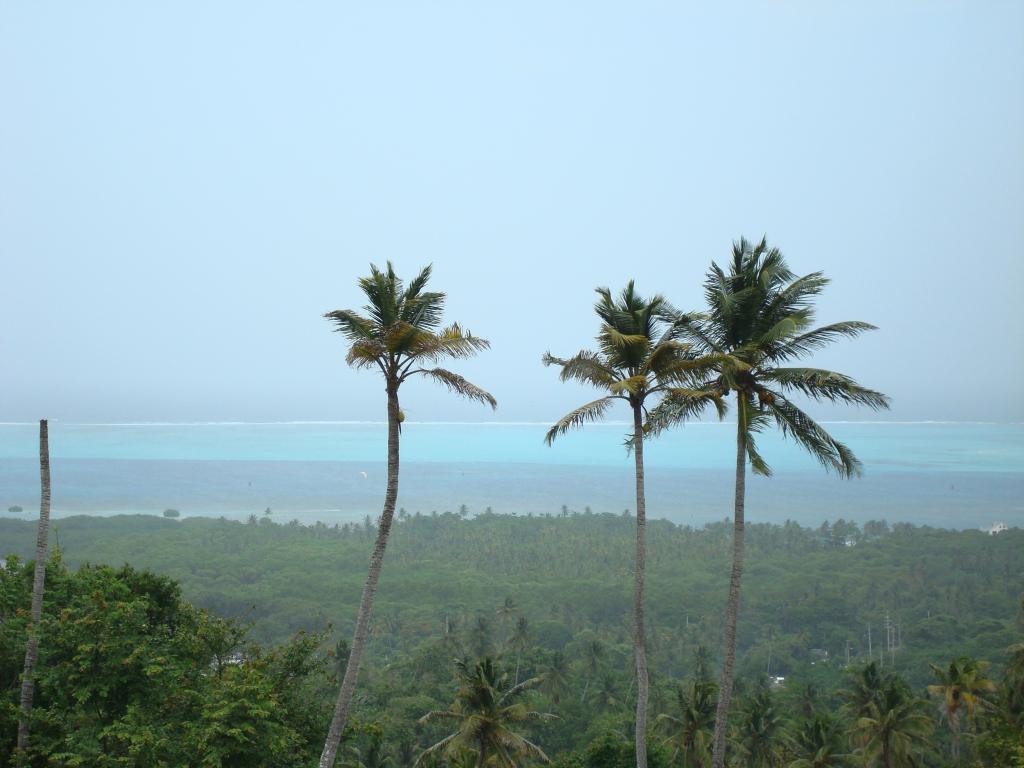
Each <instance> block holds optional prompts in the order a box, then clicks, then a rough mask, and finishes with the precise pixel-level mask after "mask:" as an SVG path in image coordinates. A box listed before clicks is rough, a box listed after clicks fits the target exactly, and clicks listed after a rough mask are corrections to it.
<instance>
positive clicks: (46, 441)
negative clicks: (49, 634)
mask: <svg viewBox="0 0 1024 768" xmlns="http://www.w3.org/2000/svg"><path fill="white" fill-rule="evenodd" d="M39 480H40V486H41V488H40V500H39V527H38V530H37V534H36V562H35V573H34V576H33V578H32V622H31V623H30V624H29V626H28V631H27V634H28V642H27V643H26V644H25V668H24V671H23V672H22V675H21V717H20V719H19V720H18V742H17V749H18V750H19V751H20V750H24V749H27V748H28V738H29V731H30V728H31V722H30V719H31V717H32V703H33V699H34V698H35V671H36V659H37V658H38V656H39V623H40V621H41V620H42V616H43V587H44V586H45V584H46V551H47V538H48V537H49V534H50V433H49V425H48V423H47V421H46V419H42V420H41V421H40V422H39Z"/></svg>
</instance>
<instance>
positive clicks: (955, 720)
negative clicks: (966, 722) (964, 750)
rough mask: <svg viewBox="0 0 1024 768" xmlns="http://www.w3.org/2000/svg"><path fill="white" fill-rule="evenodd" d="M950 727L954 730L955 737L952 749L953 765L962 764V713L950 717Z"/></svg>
mask: <svg viewBox="0 0 1024 768" xmlns="http://www.w3.org/2000/svg"><path fill="white" fill-rule="evenodd" d="M949 729H950V730H951V731H952V732H953V739H952V745H951V749H950V751H951V752H952V757H953V765H960V714H959V713H956V714H954V715H953V716H952V717H950V718H949Z"/></svg>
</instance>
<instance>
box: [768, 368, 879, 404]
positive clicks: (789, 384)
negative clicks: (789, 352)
mask: <svg viewBox="0 0 1024 768" xmlns="http://www.w3.org/2000/svg"><path fill="white" fill-rule="evenodd" d="M761 376H762V378H763V379H767V380H769V381H774V382H775V383H776V384H778V385H779V386H780V387H782V389H784V390H790V391H793V390H796V391H799V392H801V393H803V394H805V395H807V396H808V397H811V398H814V399H815V400H827V401H830V402H842V403H848V404H855V405H866V406H867V407H869V408H872V409H874V410H883V409H887V408H888V407H889V398H888V397H887V396H886V395H883V394H882V393H881V392H876V391H875V390H873V389H867V388H866V387H862V386H861V385H860V384H858V383H857V382H855V381H854V380H853V379H851V378H850V377H849V376H844V375H843V374H841V373H836V372H835V371H827V370H824V369H822V368H771V369H768V370H767V371H764V372H763V373H762V374H761Z"/></svg>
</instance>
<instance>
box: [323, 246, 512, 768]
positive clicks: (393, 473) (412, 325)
mask: <svg viewBox="0 0 1024 768" xmlns="http://www.w3.org/2000/svg"><path fill="white" fill-rule="evenodd" d="M429 279H430V267H429V266H428V267H426V268H425V269H423V270H422V271H421V272H420V273H419V275H417V276H416V278H415V279H413V280H411V281H410V282H409V284H408V285H404V284H403V282H402V280H400V279H399V278H398V276H397V275H396V274H395V270H394V268H393V267H392V266H391V262H388V265H387V268H386V269H385V270H380V269H378V268H377V267H376V266H374V265H371V266H370V275H369V276H368V277H363V278H360V280H359V287H360V288H361V289H362V291H363V293H364V294H365V295H366V298H367V301H368V303H367V304H366V306H365V307H364V310H365V312H366V314H365V315H364V314H360V313H359V312H356V311H354V310H351V309H338V310H335V311H334V312H328V313H327V314H326V315H325V317H326V318H327V319H328V320H330V321H331V322H332V323H333V324H334V326H335V330H336V331H338V332H339V333H341V334H342V335H343V336H344V337H345V338H346V340H347V341H348V342H349V349H348V355H347V357H346V361H347V362H348V364H349V365H352V366H354V367H356V368H368V369H371V370H372V369H374V368H376V369H377V370H379V371H380V373H381V375H382V376H383V377H384V390H385V392H386V393H387V414H388V480H387V490H386V491H385V494H384V510H383V512H382V513H381V516H380V524H379V526H378V527H377V539H376V542H375V544H374V547H373V553H372V555H371V557H370V568H369V573H368V574H367V577H366V584H365V586H364V587H363V595H362V599H361V600H360V602H359V614H358V616H357V618H356V628H355V632H354V633H353V635H352V648H351V651H350V653H349V660H348V664H347V665H346V667H345V677H344V679H343V680H342V683H341V689H340V690H339V691H338V701H337V703H336V705H335V708H334V716H333V717H332V719H331V725H330V729H329V730H328V733H327V741H326V743H325V744H324V751H323V754H322V755H321V756H320V768H331V766H332V765H334V758H335V755H336V754H337V751H338V744H339V743H340V742H341V734H342V731H344V729H345V723H346V722H347V721H348V714H349V706H350V704H351V702H352V694H353V692H354V691H355V686H356V678H357V677H358V675H359V665H360V663H361V661H362V656H363V649H364V647H365V645H366V636H367V632H368V629H369V624H370V612H371V610H372V609H373V597H374V593H375V592H376V590H377V582H378V580H379V579H380V569H381V564H382V563H383V560H384V550H385V548H386V547H387V543H388V535H389V533H390V532H391V521H392V518H393V517H394V514H395V502H396V500H397V498H398V458H399V457H398V454H399V436H400V434H401V425H402V421H403V420H404V414H403V413H402V409H401V408H400V406H399V401H398V390H399V388H400V387H401V386H402V384H404V383H405V382H406V381H407V380H408V379H409V378H411V377H413V376H425V377H426V378H428V379H431V380H433V381H435V382H438V383H440V384H443V385H444V386H445V387H447V388H448V389H449V390H451V391H452V392H455V393H456V394H458V395H461V396H463V397H467V398H469V399H470V400H476V401H478V402H481V403H485V404H487V405H489V406H491V407H492V408H494V407H496V406H497V403H496V402H495V400H494V398H493V397H492V396H491V395H490V394H488V393H487V392H485V391H484V390H482V389H480V388H479V387H477V386H476V385H474V384H471V383H470V382H468V381H466V380H465V379H464V378H463V377H462V376H460V375H458V374H457V373H453V372H451V371H449V370H446V369H444V368H438V367H435V363H437V362H438V361H439V360H441V359H443V358H449V357H450V358H454V359H464V358H468V357H472V356H474V355H476V354H477V352H480V351H481V350H484V349H487V348H488V347H489V346H490V345H489V344H488V342H487V341H485V340H484V339H481V338H478V337H476V336H474V335H473V334H471V333H469V332H468V331H465V330H463V329H462V328H461V327H460V326H459V325H458V324H457V323H453V324H452V325H449V326H448V327H446V328H441V315H442V311H443V309H444V300H445V295H444V294H443V293H438V292H435V291H427V290H425V289H426V285H427V281H428V280H429Z"/></svg>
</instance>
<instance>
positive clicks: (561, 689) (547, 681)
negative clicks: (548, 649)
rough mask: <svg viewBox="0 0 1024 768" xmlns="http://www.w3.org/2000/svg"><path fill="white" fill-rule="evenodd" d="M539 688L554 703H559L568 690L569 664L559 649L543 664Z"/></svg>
mask: <svg viewBox="0 0 1024 768" xmlns="http://www.w3.org/2000/svg"><path fill="white" fill-rule="evenodd" d="M517 685H518V683H517ZM540 690H541V693H543V694H544V695H545V696H547V697H548V698H549V699H551V701H552V703H554V704H559V703H561V701H562V697H563V696H565V694H566V693H568V692H569V664H568V663H567V662H566V660H565V654H563V653H562V652H561V651H555V652H554V653H553V654H552V656H551V661H550V662H548V664H547V665H546V666H545V668H544V672H543V674H542V675H541V682H540Z"/></svg>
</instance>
